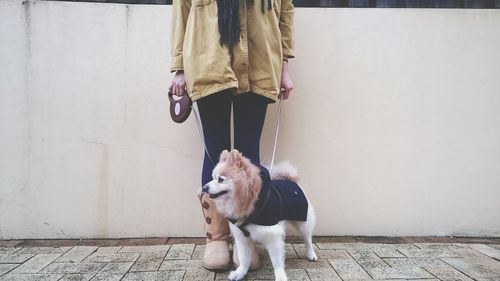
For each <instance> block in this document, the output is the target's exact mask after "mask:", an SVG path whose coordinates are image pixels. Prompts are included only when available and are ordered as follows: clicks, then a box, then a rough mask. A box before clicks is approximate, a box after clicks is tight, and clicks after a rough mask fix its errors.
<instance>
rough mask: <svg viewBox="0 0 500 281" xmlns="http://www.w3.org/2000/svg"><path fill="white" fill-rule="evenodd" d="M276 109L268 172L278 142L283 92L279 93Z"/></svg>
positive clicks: (272, 163)
mask: <svg viewBox="0 0 500 281" xmlns="http://www.w3.org/2000/svg"><path fill="white" fill-rule="evenodd" d="M279 98H280V99H279V103H278V111H277V112H276V127H275V128H274V144H273V154H272V156H271V166H270V167H269V173H271V171H272V170H273V167H274V157H275V155H276V145H277V144H278V132H279V130H280V119H281V104H282V101H283V92H282V93H281V94H280V95H279Z"/></svg>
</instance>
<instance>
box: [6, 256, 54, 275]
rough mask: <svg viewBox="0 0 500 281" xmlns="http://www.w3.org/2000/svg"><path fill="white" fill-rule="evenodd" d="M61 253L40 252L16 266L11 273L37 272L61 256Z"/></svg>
mask: <svg viewBox="0 0 500 281" xmlns="http://www.w3.org/2000/svg"><path fill="white" fill-rule="evenodd" d="M60 256H61V254H38V255H35V256H34V257H32V258H31V259H29V260H28V261H26V262H24V263H23V264H21V265H20V266H18V267H16V268H15V269H14V270H12V271H11V273H15V274H17V273H37V272H39V271H40V270H42V269H43V268H44V267H46V266H47V265H49V264H50V263H51V262H53V261H54V260H56V259H57V258H59V257H60Z"/></svg>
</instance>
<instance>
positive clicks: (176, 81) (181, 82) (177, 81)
mask: <svg viewBox="0 0 500 281" xmlns="http://www.w3.org/2000/svg"><path fill="white" fill-rule="evenodd" d="M169 90H170V92H172V94H174V95H176V96H179V97H180V96H182V95H184V91H185V90H186V78H185V77H184V71H183V70H178V71H177V72H176V73H175V76H174V78H173V79H172V84H171V85H170V88H169Z"/></svg>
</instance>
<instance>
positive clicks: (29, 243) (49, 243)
mask: <svg viewBox="0 0 500 281" xmlns="http://www.w3.org/2000/svg"><path fill="white" fill-rule="evenodd" d="M78 243H80V240H78V239H28V240H24V241H23V242H22V243H19V244H17V246H18V247H67V246H70V247H72V246H76V245H78Z"/></svg>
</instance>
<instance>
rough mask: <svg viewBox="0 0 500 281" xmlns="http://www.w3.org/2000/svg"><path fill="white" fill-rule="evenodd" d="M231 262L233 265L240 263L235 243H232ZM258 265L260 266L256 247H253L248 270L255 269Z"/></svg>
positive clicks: (236, 265)
mask: <svg viewBox="0 0 500 281" xmlns="http://www.w3.org/2000/svg"><path fill="white" fill-rule="evenodd" d="M233 264H234V266H235V267H238V266H239V265H240V260H239V259H238V250H237V248H236V243H234V244H233ZM259 267H260V259H259V253H257V248H255V249H254V251H253V254H252V261H251V262H250V270H256V269H258V268H259Z"/></svg>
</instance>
